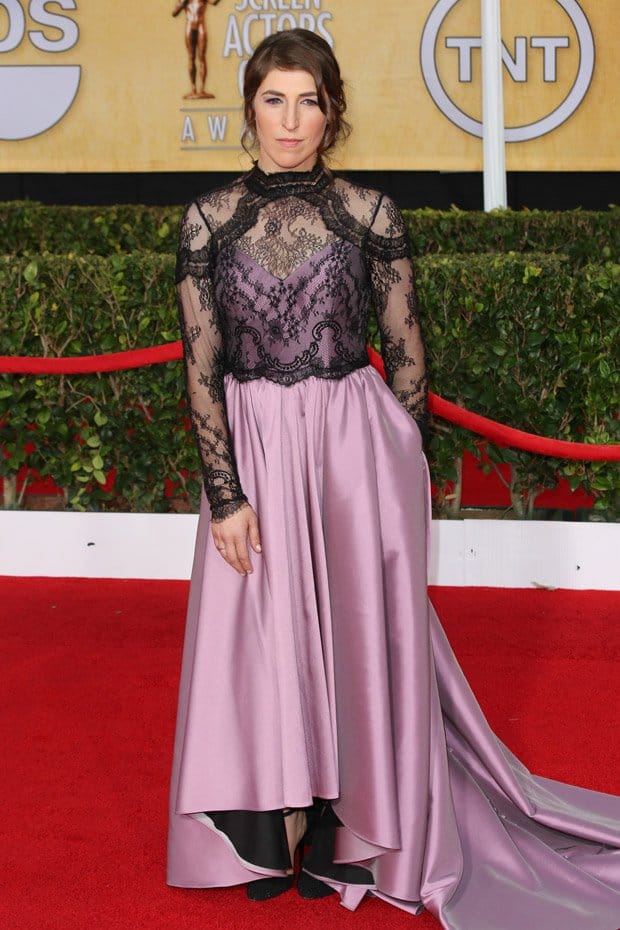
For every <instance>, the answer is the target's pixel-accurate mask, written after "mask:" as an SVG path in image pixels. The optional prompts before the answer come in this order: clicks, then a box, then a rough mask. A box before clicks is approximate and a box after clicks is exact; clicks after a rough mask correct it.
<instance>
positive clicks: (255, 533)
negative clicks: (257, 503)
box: [211, 504, 262, 575]
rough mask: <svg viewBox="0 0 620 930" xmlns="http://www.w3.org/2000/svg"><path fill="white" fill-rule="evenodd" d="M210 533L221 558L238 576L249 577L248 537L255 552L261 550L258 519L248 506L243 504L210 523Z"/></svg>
mask: <svg viewBox="0 0 620 930" xmlns="http://www.w3.org/2000/svg"><path fill="white" fill-rule="evenodd" d="M211 533H212V535H213V540H214V542H215V546H216V549H218V550H219V552H220V555H221V556H222V558H223V559H224V560H225V561H226V562H228V564H229V565H232V567H233V568H234V569H235V570H236V571H238V572H239V574H240V575H250V574H251V573H252V572H253V571H254V569H253V568H252V563H251V562H250V557H249V554H248V547H247V540H248V537H249V539H250V545H251V546H252V549H254V551H255V552H258V553H260V552H262V549H261V544H260V533H259V530H258V517H257V515H256V512H255V511H254V509H253V507H252V506H251V505H250V504H245V505H244V506H243V507H241V508H240V509H239V510H237V511H236V512H235V513H233V514H231V516H230V517H226V519H225V520H222V521H220V522H219V523H213V522H212V523H211Z"/></svg>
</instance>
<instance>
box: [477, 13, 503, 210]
mask: <svg viewBox="0 0 620 930" xmlns="http://www.w3.org/2000/svg"><path fill="white" fill-rule="evenodd" d="M482 123H483V136H482V142H483V153H484V209H485V210H494V209H496V208H497V207H506V206H508V194H507V190H506V140H505V131H506V130H505V121H504V88H503V74H502V30H501V6H500V0H482Z"/></svg>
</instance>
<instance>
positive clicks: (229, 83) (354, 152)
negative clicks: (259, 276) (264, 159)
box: [0, 0, 620, 172]
mask: <svg viewBox="0 0 620 930" xmlns="http://www.w3.org/2000/svg"><path fill="white" fill-rule="evenodd" d="M502 16H503V25H502V30H503V58H504V66H505V67H504V86H505V98H506V123H507V140H508V142H509V145H508V154H507V158H508V168H509V169H511V170H521V171H523V170H536V171H544V170H552V171H561V170H573V171H613V170H618V169H619V168H620V121H619V120H618V118H617V116H618V112H619V108H618V104H619V101H618V96H619V88H620V55H619V54H618V51H617V36H618V26H619V25H620V9H619V5H618V0H580V2H577V0H519V2H512V0H511V2H508V0H505V2H503V3H502ZM295 26H302V27H305V28H307V29H312V30H314V31H316V32H317V33H318V34H319V35H321V36H323V37H324V38H325V39H326V40H327V41H328V42H329V43H330V44H331V45H332V46H333V48H334V50H335V52H336V55H337V56H338V59H339V61H340V63H341V66H342V70H343V73H344V76H345V79H346V81H347V86H348V95H349V100H350V118H351V121H352V123H353V126H354V133H353V135H352V137H351V138H350V140H349V142H348V144H347V146H346V148H345V150H344V151H343V152H341V153H338V155H337V158H336V161H335V166H336V167H339V168H345V169H346V168H350V169H372V170H391V169H395V170H449V171H450V170H455V171H468V170H480V168H481V167H482V152H481V148H482V147H481V142H480V137H481V122H480V120H481V52H480V46H481V42H480V0H236V2H235V0H185V2H183V0H148V2H142V3H138V2H135V0H133V2H128V0H0V171H5V172H37V171H184V170H187V171H196V170H214V171H228V170H232V171H234V170H239V169H242V168H243V169H245V168H247V167H248V165H249V162H248V158H247V156H246V155H245V154H244V153H243V152H242V150H241V149H240V145H239V137H240V132H241V107H240V102H241V98H240V87H241V86H242V82H243V73H244V68H245V65H246V62H247V60H248V57H249V56H250V54H251V52H252V50H253V49H254V48H255V47H256V45H257V44H258V42H259V41H260V40H261V39H262V38H263V37H264V36H265V35H268V34H269V33H271V32H274V31H276V30H283V29H290V28H292V27H295Z"/></svg>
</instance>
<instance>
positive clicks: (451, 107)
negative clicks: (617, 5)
mask: <svg viewBox="0 0 620 930" xmlns="http://www.w3.org/2000/svg"><path fill="white" fill-rule="evenodd" d="M459 2H460V0H438V2H437V3H436V4H435V6H434V8H433V9H432V11H431V13H430V15H429V17H428V19H427V21H426V25H425V26H424V31H423V33H422V42H421V45H420V61H421V66H422V75H423V77H424V82H425V84H426V87H427V89H428V92H429V94H430V95H431V97H432V98H433V100H434V102H435V103H436V105H437V106H438V107H439V109H440V110H441V112H442V113H443V114H444V116H447V117H448V119H449V120H450V121H451V122H452V123H454V124H455V126H458V127H459V128H460V129H463V130H464V131H465V132H468V133H470V134H471V135H472V136H478V137H479V138H482V123H481V122H480V121H479V120H477V119H474V118H473V117H471V116H469V115H468V114H467V113H465V112H464V111H463V110H461V108H460V107H458V106H457V105H456V104H455V103H454V101H453V100H452V99H451V98H450V97H449V95H448V94H447V93H446V90H445V88H444V86H443V84H442V83H441V79H440V77H439V72H438V70H437V61H436V57H435V55H436V45H437V37H438V35H439V31H440V29H441V26H442V24H443V22H444V20H445V19H446V17H447V15H448V14H449V13H450V12H451V10H452V9H453V8H454V7H455V6H456V5H457V3H459ZM555 2H556V3H558V4H559V5H560V6H561V7H562V9H563V10H564V12H565V13H566V14H567V15H568V16H569V17H570V19H571V22H572V23H573V26H574V27H575V30H576V32H577V37H578V40H579V70H578V73H577V77H576V79H575V82H574V84H573V86H572V87H571V89H570V91H569V92H568V94H567V96H566V97H565V98H564V100H563V101H562V102H561V103H560V105H559V106H558V107H556V108H555V110H553V112H552V113H549V114H548V115H547V116H545V117H543V118H542V119H539V120H536V121H535V122H533V123H528V124H526V125H523V126H512V127H507V128H506V142H527V141H528V140H530V139H537V138H539V137H540V136H544V135H546V134H547V133H549V132H553V130H554V129H557V128H558V126H561V125H562V124H563V123H565V122H566V121H567V120H568V119H570V117H571V116H572V115H573V113H575V111H576V110H577V109H578V108H579V107H580V106H581V104H582V102H583V100H584V98H585V96H586V94H587V93H588V90H589V87H590V84H591V82H592V76H593V74H594V63H595V46H594V36H593V34H592V28H591V26H590V23H589V22H588V19H587V17H586V15H585V13H584V12H583V10H582V9H581V7H580V6H579V3H578V2H577V0H555ZM552 41H553V40H552ZM471 47H472V46H471V43H470V48H471ZM545 51H546V49H545Z"/></svg>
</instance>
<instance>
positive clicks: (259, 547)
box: [256, 543, 263, 552]
mask: <svg viewBox="0 0 620 930" xmlns="http://www.w3.org/2000/svg"><path fill="white" fill-rule="evenodd" d="M256 551H257V552H262V551H263V547H262V546H261V544H260V543H257V545H256Z"/></svg>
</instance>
